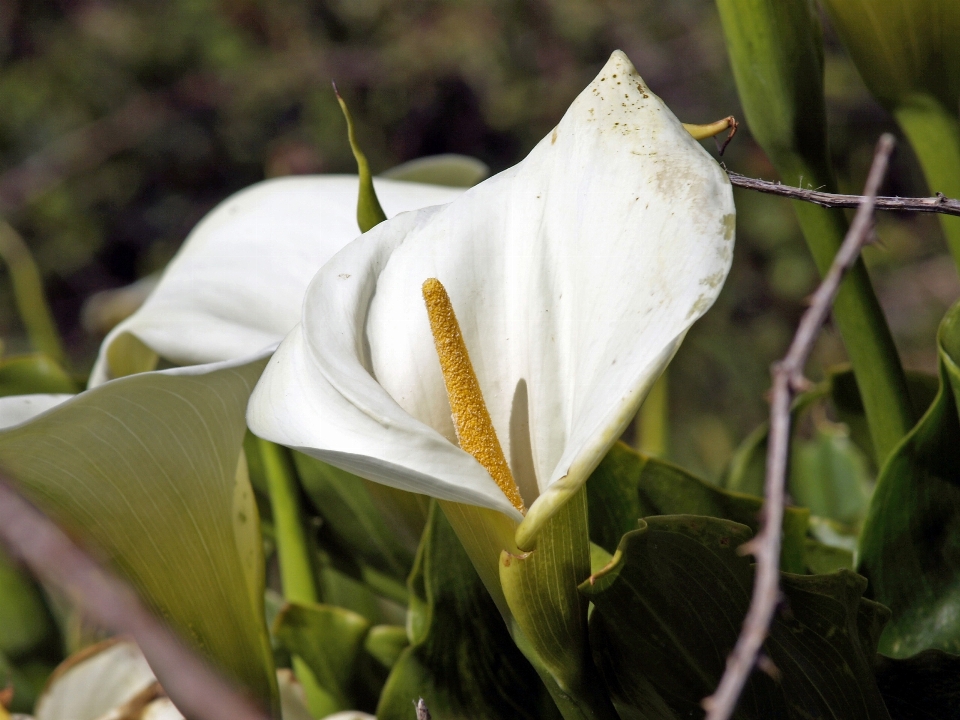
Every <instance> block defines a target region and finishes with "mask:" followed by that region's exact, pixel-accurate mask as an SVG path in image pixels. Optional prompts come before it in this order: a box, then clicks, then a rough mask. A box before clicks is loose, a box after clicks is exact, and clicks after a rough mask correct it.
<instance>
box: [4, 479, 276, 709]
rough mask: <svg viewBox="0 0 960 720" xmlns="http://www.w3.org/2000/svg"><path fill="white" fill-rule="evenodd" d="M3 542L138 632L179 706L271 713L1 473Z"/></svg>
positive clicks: (120, 626) (124, 630) (101, 615)
mask: <svg viewBox="0 0 960 720" xmlns="http://www.w3.org/2000/svg"><path fill="white" fill-rule="evenodd" d="M0 542H2V543H3V545H4V546H5V547H6V548H7V550H8V551H9V552H10V554H11V555H12V556H13V557H14V558H16V559H18V560H20V561H21V562H23V564H24V565H26V566H27V567H28V568H29V569H30V570H31V571H32V572H33V573H34V574H35V575H36V576H37V577H39V578H41V579H42V580H44V581H45V582H47V583H49V584H50V585H52V586H55V587H57V588H59V589H60V590H61V591H62V592H63V593H64V594H65V595H66V596H67V597H68V598H69V599H70V601H71V602H73V603H74V604H75V605H76V606H77V607H78V608H79V609H80V610H81V611H82V612H83V613H84V614H85V615H87V616H88V617H89V618H90V619H91V620H93V621H95V622H96V623H97V624H98V625H100V626H102V627H105V628H107V629H109V630H112V631H114V632H116V633H118V634H128V635H132V636H133V637H134V638H135V639H136V641H137V644H138V645H139V646H140V649H141V650H142V651H143V654H144V656H145V657H146V658H147V660H148V662H149V663H150V666H151V667H152V668H153V670H154V672H156V674H157V676H158V677H161V678H162V679H163V683H164V691H165V692H166V693H167V695H168V696H169V697H170V699H171V700H172V701H173V702H174V704H175V705H176V706H177V708H178V709H179V710H180V711H181V712H182V713H183V714H184V715H185V716H186V717H189V718H194V719H195V720H269V718H268V716H267V715H266V714H265V713H264V712H263V711H262V710H260V709H259V708H257V707H256V706H255V705H254V704H253V703H252V702H250V701H249V700H248V699H247V698H245V697H243V696H242V695H241V694H240V693H238V692H237V691H236V690H235V689H234V688H233V687H232V686H231V685H230V684H229V683H228V682H227V681H226V680H224V678H223V677H221V676H220V675H219V674H218V673H217V672H215V671H214V670H213V669H211V668H210V667H209V666H208V665H207V664H206V662H204V661H202V660H201V659H200V658H198V657H197V656H196V655H195V654H194V653H193V652H191V651H190V650H188V649H187V648H186V647H185V646H184V645H183V643H182V642H181V641H180V640H179V639H178V638H177V637H176V636H175V635H174V634H173V633H172V632H171V631H170V630H169V629H168V628H167V627H166V626H165V625H163V624H162V623H161V622H160V621H159V620H158V619H157V618H155V617H154V616H153V614H151V613H150V611H148V610H147V608H146V607H144V605H143V603H142V602H141V601H140V599H139V598H138V597H137V596H136V594H135V593H134V592H133V591H132V590H131V589H130V588H129V587H128V586H127V585H126V584H125V583H124V582H122V581H121V580H120V579H118V578H117V577H116V576H114V575H113V574H111V573H109V572H107V571H106V570H104V569H103V568H102V567H100V565H98V564H97V563H96V562H95V561H94V560H93V559H92V558H91V557H90V556H89V555H87V554H86V553H85V552H84V551H83V550H81V549H80V548H79V547H78V546H77V545H75V544H74V543H73V541H71V540H70V538H68V537H67V536H66V535H65V534H64V533H63V531H62V530H60V528H58V527H57V526H56V525H55V524H54V523H53V521H51V520H50V519H49V518H47V517H46V516H45V515H43V514H42V513H41V512H40V511H39V510H37V509H36V508H35V507H34V506H33V505H31V504H30V503H29V502H27V501H26V500H25V499H24V498H23V497H22V496H21V495H20V494H19V493H18V492H17V491H16V490H14V489H13V487H12V486H11V484H10V482H9V480H8V479H7V478H6V477H4V476H2V475H0Z"/></svg>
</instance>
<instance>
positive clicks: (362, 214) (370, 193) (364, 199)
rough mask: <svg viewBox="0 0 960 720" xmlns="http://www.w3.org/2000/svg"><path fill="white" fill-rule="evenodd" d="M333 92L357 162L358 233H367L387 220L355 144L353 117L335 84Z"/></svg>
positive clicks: (364, 156)
mask: <svg viewBox="0 0 960 720" xmlns="http://www.w3.org/2000/svg"><path fill="white" fill-rule="evenodd" d="M333 91H334V92H335V93H336V95H337V102H338V103H340V109H341V110H342V111H343V117H344V119H345V120H346V121H347V137H348V138H349V140H350V149H351V150H352V151H353V157H354V158H355V159H356V161H357V173H358V174H359V175H360V195H359V196H358V197H357V224H358V225H359V226H360V232H367V230H370V229H371V228H373V227H376V226H377V225H379V224H380V223H382V222H383V221H384V220H386V219H387V215H386V213H384V212H383V208H382V207H380V201H379V200H378V199H377V191H376V190H374V189H373V177H372V176H371V175H370V163H368V162H367V156H366V155H364V154H363V150H361V149H360V144H359V143H358V142H357V135H356V132H355V131H354V129H353V116H352V115H351V114H350V109H349V108H348V107H347V103H346V102H344V100H343V98H342V97H340V91H339V90H337V86H336V84H334V86H333Z"/></svg>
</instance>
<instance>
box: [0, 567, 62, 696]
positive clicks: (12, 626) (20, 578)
mask: <svg viewBox="0 0 960 720" xmlns="http://www.w3.org/2000/svg"><path fill="white" fill-rule="evenodd" d="M54 630H55V628H54V623H53V618H52V617H51V615H50V610H49V609H48V608H47V604H46V603H45V602H44V600H43V596H42V595H41V594H40V590H39V588H38V587H37V586H36V584H35V583H34V582H33V581H32V580H31V579H30V578H29V577H28V576H27V575H25V574H24V573H23V572H21V571H20V570H18V569H17V568H15V567H14V566H13V565H11V564H10V562H9V560H8V559H7V558H6V556H4V555H3V554H2V553H0V654H3V655H6V656H7V657H9V658H18V657H20V656H22V655H24V654H26V653H28V652H30V651H31V650H34V649H36V648H37V647H38V646H40V645H42V644H43V643H45V642H46V641H48V640H50V639H51V637H52V636H53V634H54ZM2 687H3V684H2V683H0V688H2Z"/></svg>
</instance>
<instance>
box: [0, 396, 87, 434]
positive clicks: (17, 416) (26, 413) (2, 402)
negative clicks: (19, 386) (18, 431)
mask: <svg viewBox="0 0 960 720" xmlns="http://www.w3.org/2000/svg"><path fill="white" fill-rule="evenodd" d="M72 397H74V396H73V395H8V396H7V397H2V398H0V430H3V429H5V428H8V427H13V426H14V425H19V424H20V423H24V422H26V421H27V420H32V419H33V418H35V417H36V416H37V415H39V414H40V413H44V412H46V411H47V410H49V409H50V408H54V407H56V406H57V405H59V404H60V403H62V402H66V401H67V400H69V399H70V398H72Z"/></svg>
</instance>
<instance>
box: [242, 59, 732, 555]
mask: <svg viewBox="0 0 960 720" xmlns="http://www.w3.org/2000/svg"><path fill="white" fill-rule="evenodd" d="M734 218H735V215H734V206H733V196H732V189H731V186H730V183H729V180H728V179H727V177H726V175H725V173H724V172H723V170H722V169H721V168H720V166H719V165H718V164H717V163H716V162H715V161H714V160H713V159H712V158H711V157H710V156H709V155H708V154H707V152H706V151H704V150H703V148H701V147H700V145H699V144H698V143H697V142H696V141H695V140H694V139H693V138H692V137H691V136H690V134H689V133H688V132H687V131H686V130H685V129H684V128H683V126H682V125H681V123H680V122H679V121H678V120H677V119H676V117H675V116H674V115H673V113H671V112H670V110H669V109H668V108H667V107H666V106H665V105H664V104H663V102H662V101H661V100H660V99H659V98H658V97H657V96H656V95H654V94H653V93H652V92H651V91H650V90H649V88H647V86H646V84H645V83H644V82H643V80H642V79H641V78H640V76H639V75H638V74H637V72H636V70H635V69H634V67H633V66H632V64H631V63H630V61H629V60H628V59H627V57H626V56H625V55H624V54H623V53H621V52H616V53H614V54H613V56H612V57H611V58H610V60H609V61H608V63H607V64H606V65H605V66H604V68H603V69H602V71H601V72H600V74H599V75H598V76H597V78H596V79H595V80H594V81H593V82H592V83H591V84H590V85H589V86H588V87H587V88H586V89H585V90H584V91H583V92H582V93H581V94H580V96H579V97H578V98H577V99H576V100H575V101H574V103H573V105H572V106H571V107H570V109H569V110H568V111H567V113H566V114H565V116H564V117H563V119H562V120H561V122H560V124H559V125H558V126H557V127H556V128H555V129H554V130H553V132H552V133H551V134H550V135H549V136H547V137H546V138H544V139H543V140H542V141H541V142H540V143H539V144H538V145H537V146H536V147H535V148H534V149H533V150H532V151H531V153H530V154H529V155H528V156H527V158H526V159H525V160H523V161H522V162H521V163H520V164H518V165H517V166H515V167H513V168H511V169H509V170H507V171H505V172H502V173H500V174H499V175H497V176H495V177H493V178H490V179H489V180H487V181H485V182H483V183H481V184H480V185H477V186H476V187H474V188H472V189H470V190H468V191H467V192H466V193H465V194H464V195H463V196H462V197H461V198H459V199H457V200H455V201H454V202H452V203H450V204H448V205H445V206H443V207H433V208H426V209H423V210H420V211H417V212H411V213H406V214H402V215H400V216H398V217H396V218H394V219H392V220H389V221H387V222H385V223H382V224H381V225H379V226H377V227H376V228H374V229H373V230H371V231H370V232H368V233H367V234H365V235H363V236H362V237H360V238H358V239H357V240H356V241H355V242H353V243H351V244H350V245H349V246H347V247H346V248H345V249H344V250H342V251H341V252H339V253H338V254H337V255H335V256H334V257H333V258H332V259H331V260H330V261H329V262H327V264H326V265H325V266H324V267H323V269H322V270H321V271H320V272H319V273H318V275H317V276H316V278H315V279H314V280H313V282H312V283H311V285H310V287H309V289H308V291H307V296H306V299H305V302H304V308H303V315H302V318H301V322H300V325H299V326H298V327H297V328H296V329H294V330H293V332H291V334H290V335H289V336H287V338H286V339H285V340H284V341H283V343H282V344H281V345H280V348H279V350H278V351H277V352H276V353H275V355H274V356H273V359H272V360H271V362H270V363H269V365H268V367H267V369H266V371H265V372H264V375H263V376H262V378H261V380H260V382H259V384H258V385H257V388H256V390H255V391H254V394H253V396H252V398H251V402H250V405H249V406H248V418H247V419H248V424H249V426H250V428H251V429H252V430H253V431H254V432H255V433H257V434H258V435H260V436H261V437H264V438H266V439H269V440H272V441H274V442H278V443H281V444H284V445H287V446H290V447H293V448H296V449H298V450H300V451H302V452H305V453H307V454H310V455H313V456H315V457H317V458H320V459H321V460H324V461H326V462H328V463H330V464H333V465H336V466H339V467H341V468H343V469H345V470H348V471H350V472H353V473H355V474H357V475H361V476H363V477H366V478H369V479H371V480H376V481H379V482H382V483H384V484H387V485H391V486H393V487H396V488H400V489H403V490H409V491H413V492H418V493H424V494H427V495H431V496H433V497H436V498H439V499H444V500H451V501H456V502H461V503H467V504H470V505H476V506H480V507H484V508H489V509H493V510H496V511H499V512H500V513H503V514H504V515H506V516H508V517H509V518H512V519H513V520H515V521H518V522H519V521H521V520H523V517H522V514H521V511H520V510H519V509H518V507H516V506H515V504H513V503H511V502H510V501H509V500H508V499H507V497H506V496H505V494H504V492H502V491H501V489H500V487H499V486H498V485H497V483H496V482H494V480H493V479H492V478H491V475H490V474H489V473H488V472H487V470H486V469H484V467H483V466H482V465H481V464H480V463H479V462H478V461H477V460H476V459H474V457H473V456H471V455H470V454H468V453H467V452H465V451H464V450H462V449H461V448H460V446H459V445H458V440H457V432H456V431H455V428H454V425H453V422H452V420H451V406H450V401H449V400H448V395H447V392H446V390H445V386H444V377H443V376H442V374H441V369H440V363H438V359H437V352H436V349H435V343H434V337H433V335H432V334H431V327H430V324H429V322H428V316H427V311H426V309H425V307H424V300H423V297H422V295H421V286H422V285H423V283H424V281H426V280H427V279H430V278H438V279H439V280H440V281H441V282H442V284H443V285H444V286H445V288H446V290H447V291H448V293H449V296H450V298H451V300H452V305H453V308H454V311H455V312H456V316H457V318H458V319H459V323H460V326H461V328H462V332H463V338H464V341H465V344H466V348H467V350H468V352H469V354H470V357H471V358H472V362H473V365H474V368H475V370H476V375H477V378H478V380H479V386H480V390H481V391H482V394H483V397H484V398H485V400H486V405H487V407H488V409H489V414H490V417H491V420H492V423H493V427H494V428H495V430H496V434H497V435H498V437H499V440H500V444H501V445H502V447H503V451H504V454H505V457H506V458H507V461H508V463H509V465H510V470H511V471H512V474H513V477H514V478H515V480H516V483H517V485H518V487H519V490H520V493H521V495H522V497H523V500H524V503H525V505H526V507H527V508H529V509H528V510H527V514H526V519H525V520H524V522H523V523H522V525H521V526H520V528H519V530H518V533H517V537H516V539H517V542H518V544H519V546H520V547H521V548H525V547H528V546H529V545H530V544H532V542H533V538H534V537H535V535H536V533H537V531H538V528H539V527H541V526H542V523H543V522H544V521H545V520H546V519H547V518H549V517H550V516H552V515H553V514H554V513H555V512H556V511H557V509H559V507H560V506H561V505H562V504H563V502H564V501H565V500H566V499H568V498H569V497H570V496H571V495H572V494H573V493H574V492H576V491H577V490H578V489H579V488H580V487H581V486H582V484H583V483H584V482H585V480H586V479H587V477H588V476H589V474H590V473H591V472H592V471H593V469H594V468H595V467H596V465H597V464H598V463H599V461H600V460H601V458H602V457H603V455H604V454H605V453H606V451H607V450H608V449H609V447H610V446H611V445H612V443H613V442H614V441H615V440H616V439H617V438H618V437H619V436H620V434H621V432H622V431H623V429H624V428H625V426H626V425H627V423H628V422H629V421H630V419H631V418H632V417H633V415H634V414H635V413H636V411H637V408H638V407H639V405H640V403H641V402H642V400H643V398H644V396H645V394H646V393H647V391H648V390H649V388H650V386H651V385H652V384H653V382H654V381H655V380H656V378H657V377H658V376H659V375H660V373H661V372H662V370H663V369H664V367H665V366H666V365H667V363H668V362H669V361H670V359H671V358H672V357H673V355H674V353H675V352H676V350H677V348H678V347H679V345H680V343H681V341H682V340H683V337H684V335H685V334H686V332H687V330H688V329H689V328H690V326H691V325H692V324H693V322H694V321H696V320H697V318H699V317H700V316H701V315H702V314H703V313H704V312H705V311H706V310H707V309H708V308H709V307H710V306H711V305H712V304H713V302H714V300H715V299H716V297H717V295H718V293H719V292H720V289H721V286H722V284H723V281H724V279H725V278H726V275H727V272H728V271H729V268H730V264H731V260H732V253H733V236H734ZM438 342H439V340H438Z"/></svg>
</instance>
